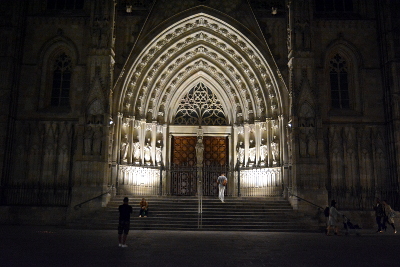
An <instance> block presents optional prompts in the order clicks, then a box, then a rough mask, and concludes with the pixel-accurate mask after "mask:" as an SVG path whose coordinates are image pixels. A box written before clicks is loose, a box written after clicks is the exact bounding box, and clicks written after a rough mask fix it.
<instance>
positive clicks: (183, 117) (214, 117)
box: [174, 83, 227, 125]
mask: <svg viewBox="0 0 400 267" xmlns="http://www.w3.org/2000/svg"><path fill="white" fill-rule="evenodd" d="M174 123H175V124H178V125H226V124H227V122H226V118H225V113H224V110H223V108H222V104H221V101H220V100H219V99H218V98H217V96H216V95H215V94H214V93H213V92H212V91H211V90H210V89H209V88H208V87H207V86H205V85H204V84H203V83H199V84H197V85H196V86H195V87H193V88H192V89H191V90H190V91H189V92H188V93H187V94H186V95H185V96H184V97H183V98H182V99H181V101H180V103H179V106H178V111H177V113H176V115H175V120H174Z"/></svg>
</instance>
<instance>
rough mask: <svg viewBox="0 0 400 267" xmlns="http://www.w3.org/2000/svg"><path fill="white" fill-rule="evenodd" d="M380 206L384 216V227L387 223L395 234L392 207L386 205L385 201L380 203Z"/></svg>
mask: <svg viewBox="0 0 400 267" xmlns="http://www.w3.org/2000/svg"><path fill="white" fill-rule="evenodd" d="M382 206H383V210H384V214H385V218H384V223H383V224H384V225H385V224H386V223H388V224H389V225H390V226H392V228H393V232H394V233H397V231H396V227H395V226H394V215H395V213H394V210H393V209H392V207H391V206H390V205H389V204H388V203H387V201H386V200H384V201H382Z"/></svg>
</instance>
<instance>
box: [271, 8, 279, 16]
mask: <svg viewBox="0 0 400 267" xmlns="http://www.w3.org/2000/svg"><path fill="white" fill-rule="evenodd" d="M271 14H272V15H276V14H278V8H276V7H272V8H271Z"/></svg>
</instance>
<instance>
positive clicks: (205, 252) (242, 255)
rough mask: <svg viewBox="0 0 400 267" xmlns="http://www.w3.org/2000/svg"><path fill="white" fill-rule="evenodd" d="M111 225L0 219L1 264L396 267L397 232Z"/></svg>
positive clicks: (399, 258) (399, 248) (398, 257)
mask: <svg viewBox="0 0 400 267" xmlns="http://www.w3.org/2000/svg"><path fill="white" fill-rule="evenodd" d="M127 244H128V246H129V247H128V248H120V247H118V241H117V231H110V230H94V231H90V230H76V229H65V228H59V227H50V226H5V225H0V266H2V267H9V266H18V267H21V266H23V267H24V266H74V267H76V266H96V267H99V266H324V267H326V266H357V267H358V266H374V267H375V266H398V265H397V264H399V262H400V254H399V251H400V234H396V235H395V234H393V231H391V230H390V231H389V230H388V232H387V233H381V234H379V233H374V231H373V230H362V232H360V235H359V236H357V235H354V234H353V235H349V236H345V235H343V236H326V235H325V234H324V233H319V232H310V233H304V232H302V233H298V232H296V233H293V232H228V231H226V232H211V231H136V230H135V231H131V232H130V233H129V236H128V242H127Z"/></svg>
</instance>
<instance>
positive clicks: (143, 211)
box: [139, 198, 149, 217]
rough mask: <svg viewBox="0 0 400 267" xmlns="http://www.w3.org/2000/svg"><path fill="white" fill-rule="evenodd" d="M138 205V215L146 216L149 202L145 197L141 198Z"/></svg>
mask: <svg viewBox="0 0 400 267" xmlns="http://www.w3.org/2000/svg"><path fill="white" fill-rule="evenodd" d="M139 205H140V211H139V217H147V213H148V209H149V203H148V202H147V201H146V199H145V198H142V201H140V203H139Z"/></svg>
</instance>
